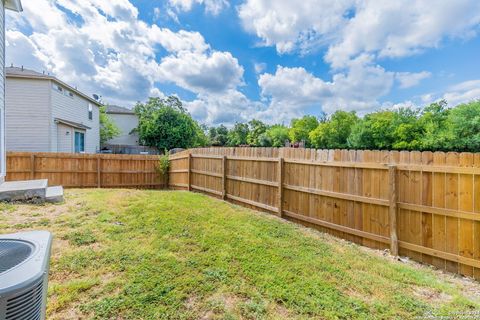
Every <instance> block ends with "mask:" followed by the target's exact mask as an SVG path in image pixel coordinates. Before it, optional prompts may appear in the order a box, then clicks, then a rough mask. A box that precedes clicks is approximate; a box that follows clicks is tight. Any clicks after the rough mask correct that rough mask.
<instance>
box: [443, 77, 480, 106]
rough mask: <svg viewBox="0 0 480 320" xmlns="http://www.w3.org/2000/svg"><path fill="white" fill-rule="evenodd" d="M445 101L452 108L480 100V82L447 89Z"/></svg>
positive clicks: (457, 85) (460, 84)
mask: <svg viewBox="0 0 480 320" xmlns="http://www.w3.org/2000/svg"><path fill="white" fill-rule="evenodd" d="M442 98H443V99H445V100H447V102H448V104H449V105H450V106H455V105H457V104H460V103H465V102H470V101H473V100H479V99H480V80H470V81H465V82H461V83H459V84H456V85H454V86H451V87H449V88H448V89H447V92H446V93H444V95H443V97H442Z"/></svg>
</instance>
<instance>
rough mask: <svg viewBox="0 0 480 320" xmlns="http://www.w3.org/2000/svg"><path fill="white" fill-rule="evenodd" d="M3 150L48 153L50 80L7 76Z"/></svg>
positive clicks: (49, 141) (49, 138)
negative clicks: (4, 146)
mask: <svg viewBox="0 0 480 320" xmlns="http://www.w3.org/2000/svg"><path fill="white" fill-rule="evenodd" d="M5 98H6V110H5V114H6V122H7V124H6V133H5V136H6V142H7V151H35V152H49V151H51V149H50V143H51V137H50V122H51V114H50V81H49V80H37V79H20V78H7V80H6V95H5Z"/></svg>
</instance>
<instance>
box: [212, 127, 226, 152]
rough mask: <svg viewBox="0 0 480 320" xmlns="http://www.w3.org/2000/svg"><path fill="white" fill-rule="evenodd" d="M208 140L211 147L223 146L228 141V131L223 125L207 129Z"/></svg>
mask: <svg viewBox="0 0 480 320" xmlns="http://www.w3.org/2000/svg"><path fill="white" fill-rule="evenodd" d="M208 138H209V140H210V143H211V145H212V146H220V147H222V146H225V145H226V144H227V141H228V129H227V127H225V126H224V125H223V124H222V125H220V126H218V127H216V128H215V127H210V129H208Z"/></svg>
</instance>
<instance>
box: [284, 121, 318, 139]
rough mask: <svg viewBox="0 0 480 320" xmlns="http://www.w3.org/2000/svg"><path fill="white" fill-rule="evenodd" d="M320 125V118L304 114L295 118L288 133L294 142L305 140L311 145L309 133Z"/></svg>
mask: <svg viewBox="0 0 480 320" xmlns="http://www.w3.org/2000/svg"><path fill="white" fill-rule="evenodd" d="M317 126H318V119H317V118H316V117H315V116H303V117H302V118H299V119H293V120H292V121H291V125H290V131H289V133H288V135H289V137H290V140H291V141H292V142H300V141H305V144H306V146H307V147H309V146H311V143H310V137H309V134H310V132H311V131H313V130H314V129H315V128H316V127H317Z"/></svg>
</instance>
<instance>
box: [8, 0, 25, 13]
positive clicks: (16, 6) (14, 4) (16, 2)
mask: <svg viewBox="0 0 480 320" xmlns="http://www.w3.org/2000/svg"><path fill="white" fill-rule="evenodd" d="M5 9H9V10H13V11H17V12H22V11H23V7H22V1H21V0H5Z"/></svg>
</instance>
